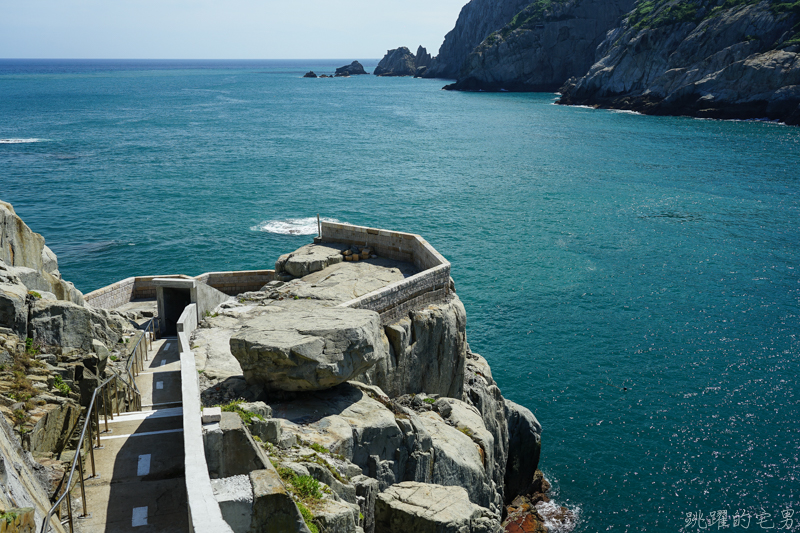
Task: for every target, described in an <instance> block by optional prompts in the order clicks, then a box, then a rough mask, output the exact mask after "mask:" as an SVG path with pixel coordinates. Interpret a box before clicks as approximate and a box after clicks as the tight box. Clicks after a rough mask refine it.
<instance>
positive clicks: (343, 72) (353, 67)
mask: <svg viewBox="0 0 800 533" xmlns="http://www.w3.org/2000/svg"><path fill="white" fill-rule="evenodd" d="M361 74H369V73H368V72H367V71H366V70H364V66H363V65H362V64H361V63H359V62H358V61H353V62H352V63H350V64H349V65H345V66H343V67H339V68H337V69H336V73H335V74H334V76H337V77H341V76H358V75H361Z"/></svg>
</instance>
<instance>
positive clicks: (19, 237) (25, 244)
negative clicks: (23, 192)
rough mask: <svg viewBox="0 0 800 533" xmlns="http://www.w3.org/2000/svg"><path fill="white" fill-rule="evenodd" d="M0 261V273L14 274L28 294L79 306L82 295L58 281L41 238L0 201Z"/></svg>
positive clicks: (54, 262)
mask: <svg viewBox="0 0 800 533" xmlns="http://www.w3.org/2000/svg"><path fill="white" fill-rule="evenodd" d="M0 261H2V262H3V263H5V267H4V270H6V271H10V272H11V273H12V274H15V275H16V276H17V277H18V278H19V279H20V280H21V282H22V283H23V284H24V285H25V286H26V287H27V289H28V290H29V291H46V292H50V293H52V294H54V295H55V296H56V298H58V299H59V300H67V301H70V302H73V303H76V304H78V305H83V294H81V292H80V291H79V290H78V289H76V288H75V286H74V285H73V284H72V283H70V282H68V281H64V280H63V279H61V274H60V273H59V271H58V260H57V259H56V256H55V254H54V253H53V251H52V250H50V248H48V247H47V246H45V244H44V237H42V236H41V235H39V234H38V233H34V232H33V231H32V230H31V229H30V228H29V227H28V225H27V224H25V222H23V221H22V219H21V218H19V217H18V216H17V214H16V213H15V212H14V208H13V207H12V206H11V204H8V203H6V202H3V201H2V200H0ZM0 325H2V323H0Z"/></svg>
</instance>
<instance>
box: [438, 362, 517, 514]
mask: <svg viewBox="0 0 800 533" xmlns="http://www.w3.org/2000/svg"><path fill="white" fill-rule="evenodd" d="M464 399H465V400H466V401H467V402H468V403H469V404H470V405H472V406H473V407H474V408H475V409H477V411H478V412H479V413H480V415H481V418H482V420H483V424H484V427H485V428H486V431H488V432H489V433H490V434H491V435H492V437H493V438H494V452H493V456H494V465H493V466H492V467H489V466H488V465H487V469H488V470H490V477H491V478H492V480H493V481H494V483H495V486H496V487H497V490H498V492H501V493H502V494H503V496H504V499H507V498H508V497H512V498H513V496H515V495H514V494H512V495H511V496H506V493H507V488H506V487H505V474H506V464H507V462H508V423H507V420H506V404H505V399H504V398H503V395H502V394H501V393H500V389H499V388H498V387H497V384H496V383H495V382H494V379H493V378H492V369H491V368H490V367H489V363H487V362H486V359H484V358H483V357H481V356H480V355H478V354H475V353H472V352H471V351H470V350H469V348H467V364H466V370H465V376H464ZM439 402H442V403H444V404H447V402H446V400H445V399H440V400H439V401H437V404H436V405H437V407H438V405H439ZM439 411H440V413H441V414H442V416H443V417H444V418H448V417H449V416H450V413H447V414H445V413H442V411H441V409H440V410H439Z"/></svg>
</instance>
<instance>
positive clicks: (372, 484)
mask: <svg viewBox="0 0 800 533" xmlns="http://www.w3.org/2000/svg"><path fill="white" fill-rule="evenodd" d="M350 483H352V484H353V486H354V487H355V489H356V497H357V498H358V507H359V509H360V510H361V514H362V515H363V516H364V519H363V520H362V521H361V527H363V528H364V533H375V499H376V498H377V496H378V492H379V491H378V480H376V479H373V478H371V477H367V476H364V475H359V476H355V477H354V478H352V479H351V480H350Z"/></svg>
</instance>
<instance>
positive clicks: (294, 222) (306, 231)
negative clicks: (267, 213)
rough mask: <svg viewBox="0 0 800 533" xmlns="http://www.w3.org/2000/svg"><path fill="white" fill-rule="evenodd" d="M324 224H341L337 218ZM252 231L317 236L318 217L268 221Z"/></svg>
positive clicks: (324, 220) (325, 219)
mask: <svg viewBox="0 0 800 533" xmlns="http://www.w3.org/2000/svg"><path fill="white" fill-rule="evenodd" d="M321 220H322V221H323V222H333V223H336V224H339V223H341V222H340V221H339V220H336V219H335V218H323V219H321ZM250 229H251V230H252V231H265V232H267V233H276V234H278V235H315V234H316V233H317V217H308V218H283V219H280V220H267V221H266V222H262V223H260V224H258V225H257V226H253V227H252V228H250Z"/></svg>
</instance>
